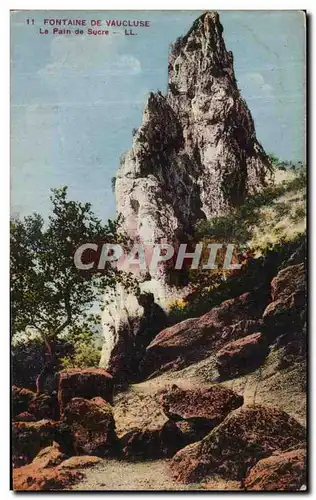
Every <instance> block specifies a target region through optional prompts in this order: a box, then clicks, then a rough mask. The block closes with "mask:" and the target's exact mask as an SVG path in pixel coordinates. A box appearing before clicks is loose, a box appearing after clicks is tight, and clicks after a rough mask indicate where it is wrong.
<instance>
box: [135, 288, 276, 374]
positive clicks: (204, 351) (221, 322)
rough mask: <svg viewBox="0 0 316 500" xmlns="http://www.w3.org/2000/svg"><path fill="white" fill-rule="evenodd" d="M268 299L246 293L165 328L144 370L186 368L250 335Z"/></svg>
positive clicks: (144, 362) (151, 346)
mask: <svg viewBox="0 0 316 500" xmlns="http://www.w3.org/2000/svg"><path fill="white" fill-rule="evenodd" d="M266 300H267V299H266V298H265V297H262V296H261V294H260V300H259V298H258V296H257V294H256V293H244V294H242V295H240V296H239V297H235V298H233V299H229V300H226V301H225V302H222V304H220V305H219V306H218V307H214V308H213V309H211V310H210V311H209V312H208V313H206V314H204V315H203V316H201V317H199V318H192V319H187V320H184V321H181V322H180V323H178V324H176V325H173V326H171V327H169V328H165V329H164V330H162V331H161V332H160V333H159V334H158V335H157V336H156V338H155V339H154V340H153V341H152V342H151V343H150V344H149V346H148V347H147V350H146V354H145V357H144V359H143V360H142V362H141V365H140V370H141V373H142V374H143V375H145V376H149V375H151V374H154V373H155V372H156V373H157V372H162V371H165V370H168V369H178V368H182V367H184V366H186V365H187V364H190V363H193V362H195V361H198V360H200V359H203V358H205V357H207V356H208V355H210V354H211V353H212V352H213V351H214V350H216V349H219V348H221V347H222V346H223V345H224V344H225V343H227V342H228V341H230V340H235V339H236V338H238V336H246V335H248V333H251V332H252V331H253V327H254V321H255V320H259V319H260V317H261V314H262V312H263V310H264V307H265V305H266ZM249 320H252V321H251V322H249ZM240 322H241V323H240ZM237 324H238V327H237V328H234V326H235V325H237ZM249 329H250V332H249Z"/></svg>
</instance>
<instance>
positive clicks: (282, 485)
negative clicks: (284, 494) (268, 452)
mask: <svg viewBox="0 0 316 500" xmlns="http://www.w3.org/2000/svg"><path fill="white" fill-rule="evenodd" d="M304 485H306V451H305V450H304V449H296V450H291V451H287V452H285V453H280V454H277V455H272V456H271V457H268V458H263V459H262V460H259V462H258V463H257V464H256V465H255V466H254V467H253V468H252V469H250V472H249V474H248V475H247V477H246V480H245V483H244V487H245V489H246V490H253V491H298V490H300V489H301V488H302V487H304Z"/></svg>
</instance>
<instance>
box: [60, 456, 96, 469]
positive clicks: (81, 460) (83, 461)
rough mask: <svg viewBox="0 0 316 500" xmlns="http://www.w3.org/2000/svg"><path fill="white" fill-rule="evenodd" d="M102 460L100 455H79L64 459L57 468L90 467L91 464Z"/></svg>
mask: <svg viewBox="0 0 316 500" xmlns="http://www.w3.org/2000/svg"><path fill="white" fill-rule="evenodd" d="M100 462H102V458H100V457H90V456H85V455H82V456H79V457H70V458H68V459H67V460H64V461H63V462H62V463H61V464H60V466H59V467H58V468H59V469H85V468H86V467H92V466H93V465H97V464H99V463H100Z"/></svg>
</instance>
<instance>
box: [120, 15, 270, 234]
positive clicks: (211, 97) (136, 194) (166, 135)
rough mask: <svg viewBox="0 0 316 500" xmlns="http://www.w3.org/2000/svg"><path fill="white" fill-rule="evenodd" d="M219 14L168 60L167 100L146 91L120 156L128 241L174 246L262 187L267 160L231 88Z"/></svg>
mask: <svg viewBox="0 0 316 500" xmlns="http://www.w3.org/2000/svg"><path fill="white" fill-rule="evenodd" d="M222 33H223V28H222V25H221V24H220V21H219V16H218V14H217V13H206V14H204V15H203V16H201V17H200V18H199V19H197V20H196V21H195V22H194V24H193V26H192V27H191V29H190V30H189V32H188V33H187V34H186V35H185V36H183V37H180V38H178V40H177V41H176V42H175V44H174V45H173V47H172V50H171V53H170V56H169V66H168V72H169V85H168V92H167V94H166V95H162V94H161V93H160V92H158V93H157V94H153V93H151V94H150V96H149V99H148V102H147V105H146V107H145V110H144V114H143V122H142V125H141V126H140V128H139V129H138V131H137V132H136V133H135V135H134V139H133V145H132V149H131V150H130V151H128V152H127V153H126V154H125V155H124V156H123V158H122V161H121V166H120V168H119V170H118V172H117V177H116V185H115V192H116V198H117V209H118V211H119V212H121V213H123V214H124V220H125V222H124V227H125V229H126V231H127V232H128V233H129V235H130V236H131V237H132V238H133V239H140V240H141V241H150V242H156V241H159V240H160V239H167V240H168V241H170V242H173V241H174V240H175V235H178V236H181V234H182V233H183V231H188V230H190V228H191V227H192V226H193V225H194V224H195V222H196V220H197V219H200V218H202V217H204V216H207V217H211V216H214V215H217V214H219V213H222V212H223V211H225V210H226V209H227V208H229V207H230V206H232V205H235V204H238V203H239V202H241V201H242V200H243V199H244V197H245V195H246V194H247V193H252V192H255V191H256V190H257V189H260V187H262V186H263V185H264V183H265V178H266V175H267V173H268V171H269V168H270V166H269V162H268V159H267V157H266V155H265V153H264V151H263V149H262V147H261V146H260V144H259V143H258V141H257V139H256V134H255V128H254V124H253V120H252V117H251V114H250V111H249V109H248V107H247V105H246V103H245V101H244V100H243V99H242V97H241V95H240V92H239V90H238V87H237V83H236V79H235V75H234V68H233V55H232V53H231V52H229V51H227V50H226V47H225V43H224V39H223V35H222Z"/></svg>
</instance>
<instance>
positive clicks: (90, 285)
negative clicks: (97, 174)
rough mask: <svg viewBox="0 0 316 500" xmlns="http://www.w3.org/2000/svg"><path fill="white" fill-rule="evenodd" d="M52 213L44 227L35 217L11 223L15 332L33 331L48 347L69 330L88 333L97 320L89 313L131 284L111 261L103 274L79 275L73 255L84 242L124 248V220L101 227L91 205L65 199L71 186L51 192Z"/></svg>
mask: <svg viewBox="0 0 316 500" xmlns="http://www.w3.org/2000/svg"><path fill="white" fill-rule="evenodd" d="M52 192H53V195H52V196H51V198H50V199H51V202H52V205H53V210H52V214H51V215H50V216H49V218H48V224H47V225H45V224H44V221H43V219H42V217H41V216H40V215H38V214H33V215H30V216H28V217H26V218H25V219H24V220H17V219H15V220H12V221H11V257H10V266H11V319H12V323H11V326H12V333H13V334H15V333H18V332H23V331H27V330H28V329H33V330H36V331H37V332H39V333H40V334H41V336H42V338H43V340H44V341H45V343H46V345H48V346H49V345H50V344H53V343H54V341H55V340H56V338H57V337H58V336H59V335H60V334H61V333H62V332H64V331H65V330H66V331H68V332H71V331H73V332H74V333H75V332H77V331H78V329H79V330H80V331H82V330H89V329H90V328H91V327H93V325H94V324H96V323H97V322H98V320H99V318H98V317H97V316H96V315H95V314H89V312H87V311H89V310H90V309H91V307H92V306H93V305H94V304H95V303H96V302H97V301H98V300H101V298H102V296H103V293H104V290H105V289H106V288H107V287H110V288H113V287H114V286H115V284H116V282H117V281H120V282H122V283H123V284H127V285H128V284H131V282H132V280H131V279H130V278H129V277H127V276H126V275H125V274H124V273H122V272H119V271H118V270H116V269H115V267H114V266H111V264H110V263H109V262H108V263H107V264H106V267H105V269H104V270H100V271H98V270H97V269H96V270H93V272H90V271H81V270H78V269H77V268H76V266H75V264H74V259H73V258H74V253H75V251H76V250H77V248H78V247H80V245H82V244H84V243H88V242H89V243H90V242H91V243H96V244H97V245H99V247H100V248H101V245H102V244H103V243H105V242H106V243H120V242H121V243H124V242H125V239H124V236H122V235H120V234H119V233H118V226H119V223H120V221H119V220H118V221H115V222H113V221H110V220H109V221H108V224H107V225H103V224H102V223H101V221H100V220H99V219H98V218H97V217H95V215H94V214H93V212H92V210H91V205H90V203H80V202H76V201H69V200H68V199H67V187H63V188H61V189H54V190H52Z"/></svg>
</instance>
